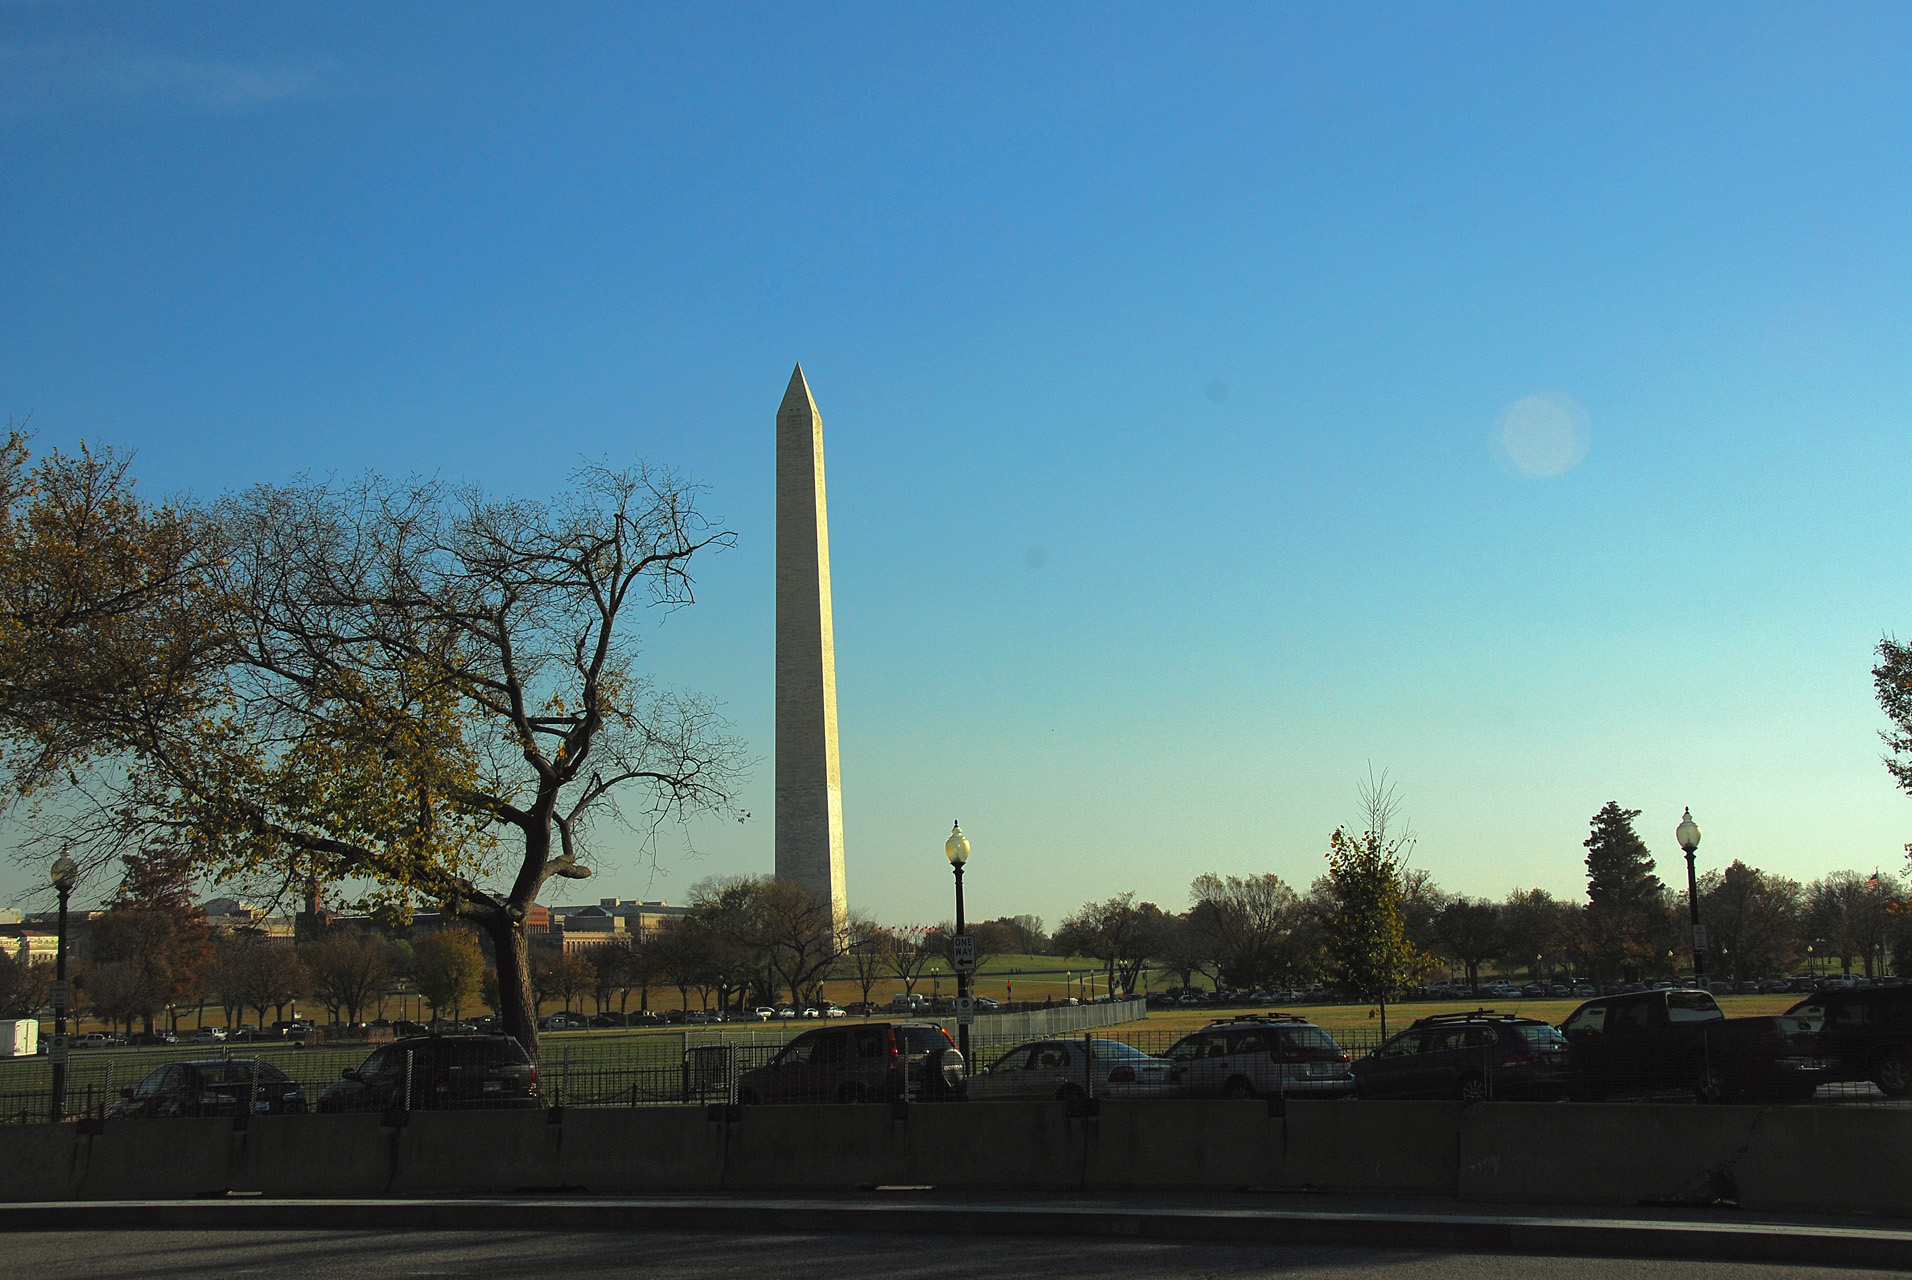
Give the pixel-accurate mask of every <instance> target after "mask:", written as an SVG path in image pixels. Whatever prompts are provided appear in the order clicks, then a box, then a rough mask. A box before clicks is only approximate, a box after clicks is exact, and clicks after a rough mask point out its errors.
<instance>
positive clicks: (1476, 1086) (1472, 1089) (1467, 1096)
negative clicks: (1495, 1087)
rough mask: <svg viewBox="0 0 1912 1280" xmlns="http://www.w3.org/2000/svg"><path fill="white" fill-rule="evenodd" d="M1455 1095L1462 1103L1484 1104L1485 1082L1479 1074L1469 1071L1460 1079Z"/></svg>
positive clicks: (1485, 1095) (1485, 1096)
mask: <svg viewBox="0 0 1912 1280" xmlns="http://www.w3.org/2000/svg"><path fill="white" fill-rule="evenodd" d="M1455 1093H1456V1096H1458V1097H1459V1098H1460V1100H1461V1101H1462V1102H1485V1101H1487V1081H1486V1080H1485V1079H1483V1078H1482V1077H1481V1074H1480V1072H1478V1071H1470V1072H1468V1073H1467V1074H1466V1075H1464V1076H1462V1077H1461V1083H1460V1087H1459V1089H1457V1090H1456V1091H1455Z"/></svg>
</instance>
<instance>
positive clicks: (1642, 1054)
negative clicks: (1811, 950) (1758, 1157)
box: [1560, 988, 1834, 1102]
mask: <svg viewBox="0 0 1912 1280" xmlns="http://www.w3.org/2000/svg"><path fill="white" fill-rule="evenodd" d="M1560 1029H1561V1030H1562V1031H1563V1032H1565V1033H1566V1036H1567V1042H1568V1043H1569V1044H1571V1045H1572V1046H1573V1069H1574V1087H1573V1096H1574V1097H1575V1098H1576V1099H1582V1100H1587V1101H1597V1100H1599V1099H1601V1098H1605V1097H1609V1096H1614V1095H1625V1094H1632V1095H1653V1094H1659V1093H1667V1092H1672V1093H1679V1094H1685V1095H1687V1096H1689V1097H1691V1098H1693V1099H1694V1100H1695V1101H1698V1102H1727V1101H1734V1100H1738V1099H1742V1098H1761V1099H1775V1100H1788V1099H1794V1100H1796V1099H1804V1098H1810V1097H1811V1096H1812V1093H1813V1090H1814V1089H1816V1088H1817V1087H1818V1086H1819V1085H1820V1084H1822V1083H1823V1082H1825V1081H1826V1080H1827V1079H1828V1078H1829V1077H1830V1076H1831V1074H1832V1069H1833V1065H1834V1064H1833V1062H1832V1061H1831V1059H1830V1057H1829V1056H1828V1054H1827V1052H1826V1049H1825V1046H1824V1043H1823V1042H1822V1040H1821V1039H1820V1037H1819V1035H1818V1034H1817V1033H1816V1031H1815V1030H1814V1029H1813V1026H1812V1021H1811V1019H1809V1018H1801V1017H1790V1016H1770V1017H1747V1018H1728V1017H1727V1016H1726V1015H1725V1014H1724V1013H1723V1012H1721V1011H1720V1007H1719V1005H1718V1004H1717V1003H1716V1002H1715V1001H1714V1000H1713V997H1712V995H1711V994H1709V993H1708V992H1705V991H1699V990H1693V989H1686V990H1682V989H1679V988H1674V989H1673V990H1670V991H1639V992H1632V993H1629V994H1626V995H1618V996H1608V997H1604V998H1602V999H1598V1000H1589V1001H1587V1002H1586V1003H1585V1004H1583V1005H1581V1006H1580V1007H1579V1008H1578V1009H1575V1010H1574V1011H1573V1013H1572V1014H1570V1015H1568V1018H1567V1020H1566V1021H1565V1022H1563V1023H1561V1024H1560Z"/></svg>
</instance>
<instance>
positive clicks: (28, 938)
mask: <svg viewBox="0 0 1912 1280" xmlns="http://www.w3.org/2000/svg"><path fill="white" fill-rule="evenodd" d="M0 952H4V953H5V954H6V956H7V958H8V959H9V960H12V961H14V962H16V963H19V964H33V963H35V962H37V961H40V960H45V961H47V962H48V963H49V964H50V963H52V961H53V959H54V957H55V956H57V955H58V954H59V952H60V935H59V934H57V933H53V932H50V931H47V930H43V929H29V928H27V927H26V926H25V925H24V924H20V923H17V922H16V923H12V924H4V925H0Z"/></svg>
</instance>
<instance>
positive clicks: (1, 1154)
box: [0, 1124, 85, 1204]
mask: <svg viewBox="0 0 1912 1280" xmlns="http://www.w3.org/2000/svg"><path fill="white" fill-rule="evenodd" d="M81 1156H82V1148H81V1138H80V1127H79V1126H78V1125H76V1124H10V1125H7V1126H5V1127H4V1128H0V1200H4V1201H7V1202H9V1203H14V1204H17V1203H20V1202H22V1201H27V1200H73V1199H77V1198H78V1197H79V1190H80V1175H81V1174H82V1173H83V1172H84V1168H85V1167H84V1165H83V1164H82V1163H81Z"/></svg>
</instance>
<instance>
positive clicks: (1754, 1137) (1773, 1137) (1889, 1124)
mask: <svg viewBox="0 0 1912 1280" xmlns="http://www.w3.org/2000/svg"><path fill="white" fill-rule="evenodd" d="M1726 1173H1727V1176H1728V1177H1730V1178H1731V1179H1732V1181H1733V1184H1734V1186H1735V1188H1736V1189H1737V1191H1738V1199H1739V1203H1740V1205H1741V1206H1742V1207H1744V1208H1747V1209H1786V1210H1795V1211H1800V1210H1804V1211H1810V1210H1818V1211H1821V1212H1825V1213H1889V1214H1901V1215H1912V1111H1905V1110H1901V1109H1899V1108H1896V1107H1893V1108H1883V1107H1865V1108H1852V1109H1845V1108H1833V1107H1769V1108H1766V1109H1764V1110H1763V1111H1762V1112H1761V1113H1760V1116H1759V1120H1758V1122H1757V1123H1756V1124H1755V1125H1754V1126H1753V1130H1752V1133H1751V1134H1750V1135H1749V1137H1748V1139H1747V1143H1746V1152H1745V1155H1744V1156H1742V1157H1741V1158H1740V1159H1739V1160H1738V1161H1737V1162H1735V1163H1734V1164H1733V1165H1732V1166H1731V1168H1729V1169H1728V1170H1727V1171H1726Z"/></svg>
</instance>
